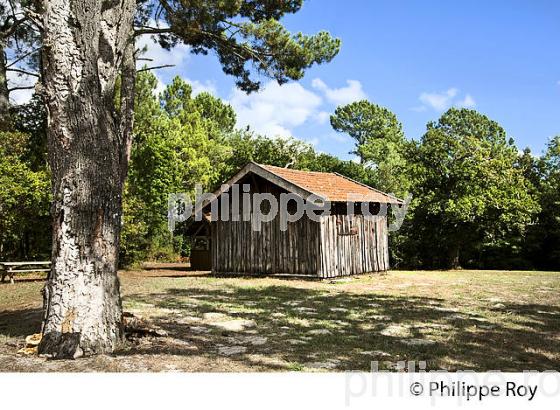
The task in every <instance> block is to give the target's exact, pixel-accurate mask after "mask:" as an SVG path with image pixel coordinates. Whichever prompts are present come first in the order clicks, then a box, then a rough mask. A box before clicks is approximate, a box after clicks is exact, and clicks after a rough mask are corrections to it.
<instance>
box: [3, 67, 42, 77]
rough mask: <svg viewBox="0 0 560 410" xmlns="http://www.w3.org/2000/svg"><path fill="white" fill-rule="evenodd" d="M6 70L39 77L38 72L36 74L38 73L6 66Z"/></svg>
mask: <svg viewBox="0 0 560 410" xmlns="http://www.w3.org/2000/svg"><path fill="white" fill-rule="evenodd" d="M6 71H12V72H14V73H20V74H25V75H30V76H33V77H37V78H39V74H38V73H32V72H31V71H25V70H20V69H19V68H6Z"/></svg>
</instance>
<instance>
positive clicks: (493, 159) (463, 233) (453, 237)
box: [409, 108, 538, 267]
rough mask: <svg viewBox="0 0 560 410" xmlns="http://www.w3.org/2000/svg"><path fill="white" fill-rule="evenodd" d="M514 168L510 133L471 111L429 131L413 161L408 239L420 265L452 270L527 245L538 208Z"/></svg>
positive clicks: (446, 117)
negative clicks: (489, 254) (473, 259)
mask: <svg viewBox="0 0 560 410" xmlns="http://www.w3.org/2000/svg"><path fill="white" fill-rule="evenodd" d="M516 162H517V149H516V147H515V146H514V145H513V142H512V141H507V140H506V135H505V131H504V130H503V129H502V128H501V127H500V126H499V124H497V123H496V122H495V121H492V120H490V119H488V118H487V117H486V116H484V115H482V114H480V113H478V112H476V111H474V110H468V109H455V108H452V109H450V110H449V111H447V112H446V113H444V114H443V115H442V117H441V118H440V119H439V121H438V122H437V123H430V124H428V129H427V132H426V134H424V136H423V137H422V140H421V141H420V143H419V144H417V145H416V149H415V152H414V155H413V156H412V161H411V166H412V169H411V176H414V183H413V193H414V195H415V199H414V203H413V216H412V221H411V225H410V232H409V233H410V239H411V240H412V242H413V243H414V242H416V247H412V248H415V249H416V250H417V252H419V253H420V254H421V256H419V257H418V259H419V260H420V263H421V264H423V265H432V266H452V267H453V266H458V264H459V262H460V261H464V262H467V263H468V261H469V260H468V259H469V257H472V256H473V255H476V256H477V259H478V260H480V259H481V258H482V256H481V255H482V254H484V253H485V252H492V251H493V250H494V249H496V248H504V247H508V248H512V247H513V248H515V246H519V245H520V244H515V243H513V242H512V241H511V238H512V237H516V238H522V235H523V234H524V232H525V228H526V227H527V225H528V224H529V223H530V222H531V220H532V218H533V216H534V214H535V212H536V211H537V210H538V204H537V203H536V201H535V200H534V198H533V197H532V196H531V194H530V183H529V182H528V181H527V179H526V178H525V176H524V175H523V172H522V171H521V170H520V169H519V168H517V167H516V166H515V165H516ZM462 256H464V257H462ZM460 257H462V258H461V260H460V259H459V258H460Z"/></svg>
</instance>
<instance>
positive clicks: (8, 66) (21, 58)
mask: <svg viewBox="0 0 560 410" xmlns="http://www.w3.org/2000/svg"><path fill="white" fill-rule="evenodd" d="M39 50H40V48H35V49H33V50H31V51H29V52H27V53H25V54H24V55H22V56H19V57H18V58H16V59H15V60H14V61H12V62H11V63H10V64H8V65H7V66H6V68H10V67H12V66H14V65H15V64H17V63H19V62H20V61H21V60H23V59H24V58H26V57H29V56H30V55H31V54H33V53H36V52H37V51H39Z"/></svg>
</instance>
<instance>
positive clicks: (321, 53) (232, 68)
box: [138, 0, 340, 92]
mask: <svg viewBox="0 0 560 410" xmlns="http://www.w3.org/2000/svg"><path fill="white" fill-rule="evenodd" d="M302 3H303V1H302V0H291V1H283V0H272V1H256V0H252V1H239V0H221V1H207V0H191V1H189V2H184V1H180V0H170V1H166V2H165V3H161V8H160V7H158V11H161V13H159V12H158V13H156V16H158V17H160V18H161V19H162V20H163V22H164V24H162V25H168V26H169V27H170V29H169V30H164V31H165V32H163V33H160V34H159V36H158V41H159V43H160V44H161V45H162V46H163V47H166V48H171V47H173V46H174V45H175V44H176V43H177V42H179V41H182V42H183V43H185V44H188V45H190V46H191V47H192V51H193V52H194V53H197V54H207V53H208V52H209V51H214V52H215V53H216V54H217V56H218V59H219V61H220V63H221V65H222V69H223V71H224V72H225V73H226V74H228V75H232V76H234V77H235V78H236V84H237V86H238V87H239V88H241V89H242V90H244V91H248V92H251V91H256V90H258V89H259V87H260V82H259V81H258V80H257V79H255V78H254V75H255V74H256V75H265V76H267V77H270V78H274V79H275V80H276V81H278V82H279V83H285V82H287V81H289V80H299V79H300V78H302V77H303V74H304V71H305V69H307V68H309V67H311V66H312V65H313V64H321V63H324V62H328V61H330V60H332V59H333V58H334V56H335V55H336V54H337V53H338V51H339V48H340V40H338V39H333V38H332V37H331V36H330V35H329V34H328V33H326V32H320V33H318V34H317V35H314V36H307V35H304V34H302V33H297V34H295V35H294V34H292V33H290V32H289V31H288V30H286V28H284V26H283V25H282V24H281V23H280V22H279V19H280V18H281V17H283V16H284V15H285V14H291V13H296V12H297V11H298V10H299V9H300V8H301V6H302ZM150 16H151V13H150V11H145V12H144V13H141V15H140V16H139V17H138V18H139V19H140V20H142V21H143V22H148V21H149V20H150Z"/></svg>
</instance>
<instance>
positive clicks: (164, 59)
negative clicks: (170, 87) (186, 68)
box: [136, 36, 191, 70]
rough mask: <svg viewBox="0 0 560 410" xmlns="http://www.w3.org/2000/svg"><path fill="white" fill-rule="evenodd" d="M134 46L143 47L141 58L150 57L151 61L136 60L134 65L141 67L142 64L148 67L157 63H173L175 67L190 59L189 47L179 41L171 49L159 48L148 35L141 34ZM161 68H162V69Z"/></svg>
mask: <svg viewBox="0 0 560 410" xmlns="http://www.w3.org/2000/svg"><path fill="white" fill-rule="evenodd" d="M136 47H137V48H139V49H144V47H146V52H145V53H143V54H142V55H141V56H140V58H141V59H150V60H152V61H145V60H138V61H136V66H137V67H138V68H142V67H143V66H144V65H147V66H148V67H151V66H159V65H174V66H175V67H177V68H180V66H182V65H184V64H186V63H187V61H188V60H189V59H190V57H191V55H190V51H191V48H190V47H189V46H187V45H185V44H182V43H179V44H177V45H176V46H175V47H173V49H172V50H171V51H168V50H165V49H164V48H161V47H160V45H159V44H158V43H156V42H154V41H153V40H152V39H151V38H150V37H149V36H141V37H140V38H139V39H138V41H137V42H136ZM162 70H163V69H162Z"/></svg>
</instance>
